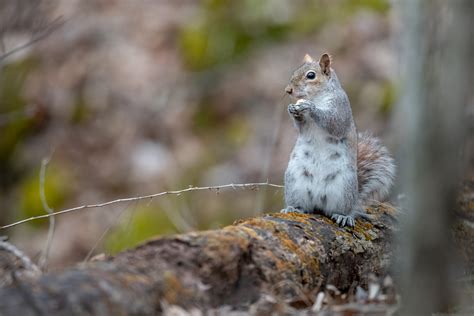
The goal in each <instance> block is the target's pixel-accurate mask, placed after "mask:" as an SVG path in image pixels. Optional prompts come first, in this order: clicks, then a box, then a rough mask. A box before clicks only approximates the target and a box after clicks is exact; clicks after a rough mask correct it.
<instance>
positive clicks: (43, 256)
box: [38, 156, 56, 271]
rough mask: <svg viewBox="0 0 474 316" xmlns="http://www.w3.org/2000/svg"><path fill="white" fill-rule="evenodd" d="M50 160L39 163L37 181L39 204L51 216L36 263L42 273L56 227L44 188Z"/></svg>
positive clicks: (46, 159) (46, 262)
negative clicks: (39, 168) (38, 183)
mask: <svg viewBox="0 0 474 316" xmlns="http://www.w3.org/2000/svg"><path fill="white" fill-rule="evenodd" d="M50 159H51V156H50V157H48V158H45V159H43V160H42V161H41V170H40V180H39V181H40V198H41V204H43V208H44V210H45V211H46V213H48V215H51V217H49V228H48V238H47V239H46V245H45V247H44V249H43V251H42V252H41V256H40V258H39V261H38V263H39V266H40V267H41V269H42V270H43V271H44V270H45V269H46V266H47V264H48V257H49V251H50V249H51V244H52V243H53V237H54V228H55V227H56V219H55V218H54V210H53V209H52V208H51V207H49V205H48V201H47V200H46V193H45V188H44V186H45V185H44V184H45V178H46V169H47V168H48V164H49V161H50Z"/></svg>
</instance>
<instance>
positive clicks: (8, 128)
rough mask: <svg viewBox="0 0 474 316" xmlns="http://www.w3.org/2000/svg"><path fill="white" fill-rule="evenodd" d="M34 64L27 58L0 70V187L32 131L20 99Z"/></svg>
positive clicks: (22, 100)
mask: <svg viewBox="0 0 474 316" xmlns="http://www.w3.org/2000/svg"><path fill="white" fill-rule="evenodd" d="M36 65H37V62H36V61H35V60H34V59H33V58H28V59H25V60H22V61H19V62H16V63H12V64H8V65H5V66H2V68H0V118H2V119H1V120H0V131H1V137H0V174H1V175H2V176H1V177H0V185H1V186H3V187H6V186H7V184H8V183H10V182H11V181H12V179H11V178H12V173H15V172H16V171H17V170H16V168H15V164H14V162H13V156H14V153H15V149H16V147H17V145H18V144H21V142H22V140H23V139H24V138H25V137H27V136H28V134H29V132H31V130H32V128H33V127H34V120H33V118H31V117H29V116H28V115H27V114H26V113H27V109H26V102H25V100H24V98H23V95H22V93H23V87H24V84H25V80H26V78H27V75H28V74H29V73H30V72H31V71H32V70H33V69H34V68H35V67H36Z"/></svg>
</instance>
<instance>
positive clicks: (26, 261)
mask: <svg viewBox="0 0 474 316" xmlns="http://www.w3.org/2000/svg"><path fill="white" fill-rule="evenodd" d="M0 250H4V251H7V252H9V253H11V254H12V255H14V256H15V257H17V258H18V259H19V260H20V262H21V263H22V265H23V267H24V268H25V270H28V271H31V272H32V273H33V274H34V275H40V274H41V270H40V269H39V268H38V266H36V265H35V264H34V263H33V262H32V261H31V259H30V258H28V256H27V255H25V254H24V253H23V252H22V251H21V250H19V249H18V248H16V247H15V246H13V245H12V244H11V243H9V242H6V241H0Z"/></svg>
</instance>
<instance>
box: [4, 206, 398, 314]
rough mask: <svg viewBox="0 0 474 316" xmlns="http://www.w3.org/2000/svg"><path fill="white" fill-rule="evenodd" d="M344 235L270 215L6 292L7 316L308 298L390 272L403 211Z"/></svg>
mask: <svg viewBox="0 0 474 316" xmlns="http://www.w3.org/2000/svg"><path fill="white" fill-rule="evenodd" d="M368 211H369V213H372V214H373V216H374V219H373V220H372V221H366V220H357V225H356V227H355V228H354V229H350V228H340V227H338V226H336V224H334V223H333V222H332V221H331V220H330V219H328V218H326V217H324V216H320V215H311V216H310V215H301V214H271V215H265V216H262V217H256V218H251V219H248V220H242V221H240V222H237V223H235V224H234V225H231V226H228V227H225V228H223V229H219V230H213V231H205V232H193V233H188V234H182V235H175V236H170V237H162V238H157V239H154V240H150V241H148V242H146V243H145V244H143V245H141V246H138V247H137V248H135V249H131V250H128V251H125V252H122V253H120V254H118V255H117V256H114V257H108V258H103V259H101V260H98V261H93V262H89V263H87V264H85V265H81V266H77V267H75V268H71V269H68V270H65V271H61V272H52V273H49V274H47V275H45V276H42V277H41V278H39V279H36V280H25V279H21V278H18V277H14V278H13V283H12V284H11V285H10V286H8V287H5V288H2V289H0V314H1V315H38V314H39V315H43V314H45V315H53V314H54V315H57V314H59V315H77V314H81V315H82V314H93V315H123V314H127V315H151V314H156V313H157V312H159V311H160V310H161V308H162V304H163V303H168V304H176V305H180V306H182V307H184V308H191V307H198V308H199V309H206V308H212V307H216V306H222V305H230V306H232V307H235V308H238V307H239V306H240V307H243V306H248V304H250V303H252V302H255V301H256V300H257V299H258V298H259V297H260V295H261V294H262V293H268V294H271V295H274V296H277V297H281V298H286V299H290V298H293V299H295V298H301V296H302V295H303V296H304V295H305V294H313V295H314V294H315V293H316V291H318V290H319V288H320V287H321V286H324V285H326V284H332V285H334V286H336V287H337V288H338V289H341V290H348V289H349V288H350V287H351V286H354V285H359V284H361V285H364V284H367V280H368V275H369V273H375V274H376V275H384V274H386V272H387V270H388V268H389V265H390V259H391V256H392V250H393V245H392V243H391V241H392V234H393V232H394V229H395V225H396V220H395V217H394V215H395V213H394V212H395V210H394V209H393V208H391V207H389V206H382V205H380V206H378V207H376V208H371V209H369V210H368Z"/></svg>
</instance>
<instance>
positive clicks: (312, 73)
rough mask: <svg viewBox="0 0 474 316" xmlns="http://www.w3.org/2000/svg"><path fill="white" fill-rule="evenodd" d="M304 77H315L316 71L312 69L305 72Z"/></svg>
mask: <svg viewBox="0 0 474 316" xmlns="http://www.w3.org/2000/svg"><path fill="white" fill-rule="evenodd" d="M306 78H308V79H311V80H313V79H314V78H316V73H315V72H314V71H308V73H307V74H306Z"/></svg>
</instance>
